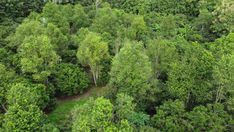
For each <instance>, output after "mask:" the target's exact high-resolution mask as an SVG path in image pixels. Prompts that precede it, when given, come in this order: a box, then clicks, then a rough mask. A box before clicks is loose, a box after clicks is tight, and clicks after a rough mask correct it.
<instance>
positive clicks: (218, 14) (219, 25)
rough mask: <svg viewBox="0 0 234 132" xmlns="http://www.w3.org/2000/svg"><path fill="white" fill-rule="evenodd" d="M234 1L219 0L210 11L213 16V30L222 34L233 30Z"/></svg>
mask: <svg viewBox="0 0 234 132" xmlns="http://www.w3.org/2000/svg"><path fill="white" fill-rule="evenodd" d="M233 9H234V2H233V1H232V0H219V1H218V2H217V4H216V7H215V10H214V11H213V12H212V13H213V15H214V16H215V20H214V21H213V23H214V24H213V28H214V31H215V32H216V33H217V34H218V35H219V36H222V35H223V34H227V33H231V32H233V31H234V26H233V23H234V10H233Z"/></svg>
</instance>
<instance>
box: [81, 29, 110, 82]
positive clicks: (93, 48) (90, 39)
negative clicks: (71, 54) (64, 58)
mask: <svg viewBox="0 0 234 132" xmlns="http://www.w3.org/2000/svg"><path fill="white" fill-rule="evenodd" d="M108 57H109V51H108V44H107V43H106V42H105V41H103V40H102V38H101V37H100V36H99V35H98V34H97V33H94V32H88V33H87V34H86V36H85V38H84V40H82V41H81V43H80V47H79V49H78V52H77V58H78V59H79V61H80V62H81V64H82V65H84V66H89V68H90V70H91V73H92V75H93V81H94V84H95V85H96V86H97V81H98V79H99V76H100V71H101V69H102V68H103V67H102V65H101V62H102V61H103V60H105V59H108Z"/></svg>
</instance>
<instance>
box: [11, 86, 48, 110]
mask: <svg viewBox="0 0 234 132" xmlns="http://www.w3.org/2000/svg"><path fill="white" fill-rule="evenodd" d="M48 101H49V97H48V95H47V93H46V87H45V86H44V85H42V84H28V83H16V84H13V85H12V86H11V88H10V90H9V91H8V92H7V103H8V105H9V106H12V105H15V104H17V105H19V106H21V107H22V108H24V107H27V106H29V105H35V106H39V107H40V108H42V109H44V108H45V107H46V106H47V103H48Z"/></svg>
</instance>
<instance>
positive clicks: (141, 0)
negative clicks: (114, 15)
mask: <svg viewBox="0 0 234 132" xmlns="http://www.w3.org/2000/svg"><path fill="white" fill-rule="evenodd" d="M108 1H109V2H110V3H111V4H112V5H113V6H114V7H117V8H120V9H123V10H124V11H126V12H128V13H133V14H145V13H147V11H149V4H150V2H149V1H147V0H115V1H113V0H108Z"/></svg>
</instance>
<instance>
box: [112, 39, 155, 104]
mask: <svg viewBox="0 0 234 132" xmlns="http://www.w3.org/2000/svg"><path fill="white" fill-rule="evenodd" d="M151 75H152V70H151V63H150V61H149V58H148V56H147V55H146V53H145V50H144V48H143V46H142V43H139V42H130V41H129V42H126V43H125V44H124V47H123V48H122V49H121V50H120V52H119V53H118V54H117V55H116V56H115V58H114V59H113V62H112V68H111V73H110V76H111V79H110V86H111V87H112V88H114V89H115V90H116V92H117V93H125V94H128V95H130V96H132V97H133V98H134V99H135V101H140V100H142V99H143V98H144V97H145V96H147V91H148V90H149V89H150V85H149V82H150V79H151Z"/></svg>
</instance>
